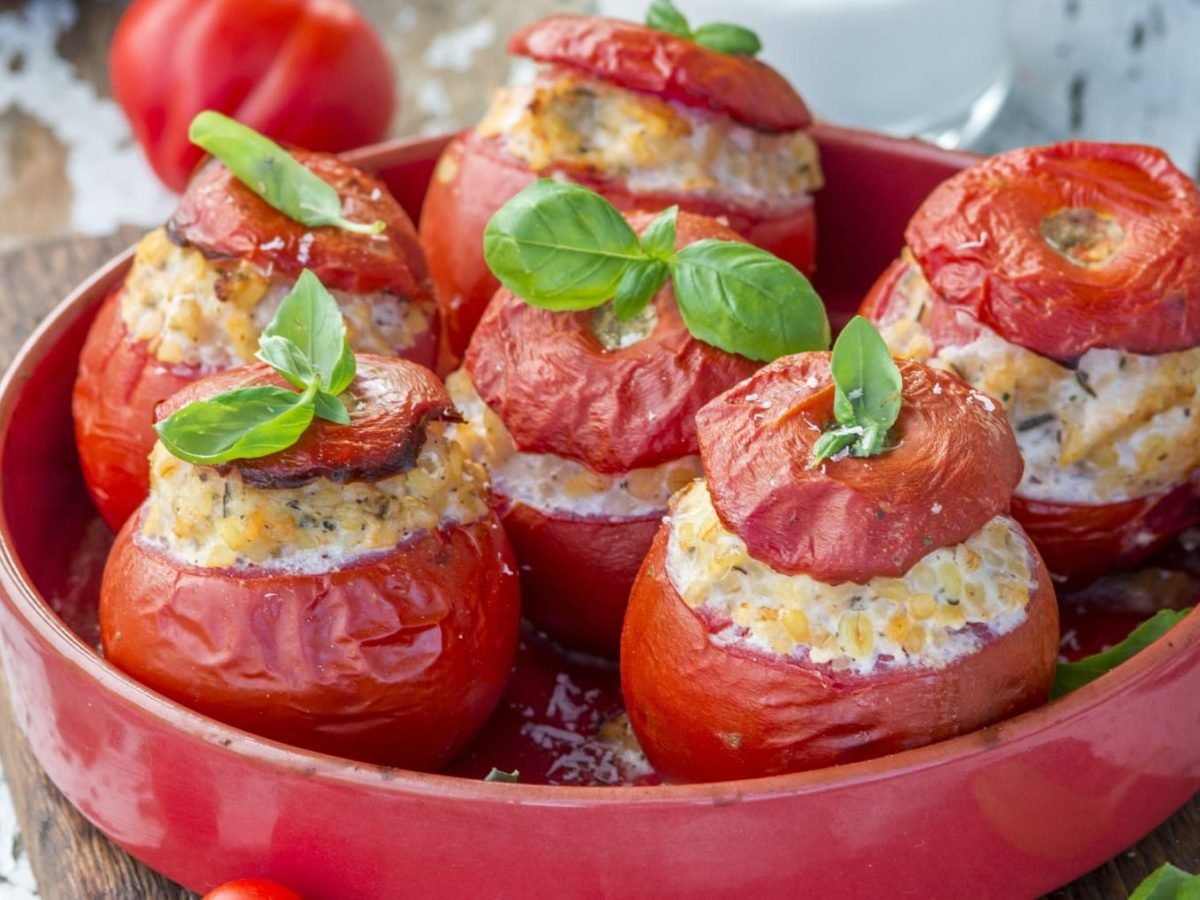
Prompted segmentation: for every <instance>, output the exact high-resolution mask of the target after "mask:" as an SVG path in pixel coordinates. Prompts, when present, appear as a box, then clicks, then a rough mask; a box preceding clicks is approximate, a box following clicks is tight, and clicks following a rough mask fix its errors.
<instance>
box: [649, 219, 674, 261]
mask: <svg viewBox="0 0 1200 900" xmlns="http://www.w3.org/2000/svg"><path fill="white" fill-rule="evenodd" d="M678 218H679V207H678V206H669V207H667V208H666V209H664V210H663V211H662V212H660V213H659V214H658V215H657V216H655V217H654V221H652V222H651V223H650V224H649V225H647V226H646V230H645V231H643V232H642V250H643V251H645V253H646V255H647V256H652V257H654V258H655V259H661V260H663V261H664V262H669V261H670V260H671V258H672V257H673V256H674V255H675V220H676V219H678Z"/></svg>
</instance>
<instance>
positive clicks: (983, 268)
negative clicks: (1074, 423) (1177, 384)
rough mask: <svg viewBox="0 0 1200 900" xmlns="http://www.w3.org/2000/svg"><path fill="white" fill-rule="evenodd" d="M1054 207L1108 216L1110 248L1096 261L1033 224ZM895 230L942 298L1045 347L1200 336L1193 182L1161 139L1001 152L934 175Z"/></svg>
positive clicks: (1070, 356) (1119, 345) (1148, 349)
mask: <svg viewBox="0 0 1200 900" xmlns="http://www.w3.org/2000/svg"><path fill="white" fill-rule="evenodd" d="M1064 209H1083V210H1089V211H1093V212H1096V213H1100V214H1102V215H1104V216H1108V217H1111V219H1112V221H1114V222H1115V223H1116V224H1117V225H1119V226H1120V228H1121V229H1122V230H1123V236H1122V237H1121V240H1120V242H1119V243H1118V244H1117V245H1116V246H1117V251H1116V252H1114V253H1113V254H1112V255H1111V256H1110V257H1108V258H1107V259H1106V260H1105V261H1103V262H1100V263H1097V264H1094V265H1080V264H1076V263H1075V262H1072V261H1071V260H1069V259H1068V258H1067V257H1066V256H1064V255H1062V254H1060V253H1059V252H1058V251H1056V250H1055V249H1054V248H1053V247H1052V246H1051V244H1050V242H1049V241H1048V240H1047V239H1046V238H1045V236H1044V233H1043V228H1044V227H1045V225H1046V222H1047V217H1048V216H1051V215H1053V214H1055V213H1058V212H1061V211H1062V210H1064ZM905 240H906V241H907V243H908V246H909V247H910V248H912V251H913V254H914V256H915V257H916V259H917V262H918V264H919V265H920V267H921V270H922V271H923V272H924V274H925V276H926V278H927V279H928V280H929V283H930V284H931V285H932V286H933V289H934V290H935V291H936V292H937V293H938V294H939V295H940V296H941V297H942V298H943V299H944V300H945V301H946V302H947V303H950V304H952V305H954V306H957V307H961V308H962V309H963V310H965V311H967V312H969V313H970V314H971V315H972V316H973V317H974V318H975V319H977V320H978V321H980V322H982V323H983V324H984V325H987V326H988V327H989V328H991V329H992V330H994V331H995V332H997V333H998V334H999V335H1000V336H1001V337H1003V338H1004V339H1005V340H1007V341H1010V342H1011V343H1014V344H1018V345H1019V346H1022V347H1025V348H1027V349H1029V350H1032V351H1034V352H1035V353H1040V354H1041V355H1043V356H1047V357H1050V358H1051V359H1057V360H1063V361H1070V360H1074V359H1077V358H1079V357H1080V356H1082V355H1083V354H1084V353H1086V352H1087V351H1088V350H1090V349H1092V348H1096V347H1107V348H1112V349H1118V350H1127V351H1129V352H1131V353H1165V352H1168V351H1173V350H1185V349H1188V348H1190V347H1194V346H1196V345H1197V344H1198V343H1200V259H1198V258H1197V255H1196V253H1195V252H1194V251H1195V247H1196V246H1198V245H1200V190H1198V189H1197V187H1196V185H1195V184H1194V183H1193V182H1192V180H1191V179H1190V178H1188V176H1186V175H1185V174H1184V173H1183V172H1181V171H1179V170H1178V169H1177V168H1175V166H1174V165H1172V164H1171V161H1170V160H1169V159H1168V158H1167V156H1166V154H1165V153H1163V152H1162V151H1161V150H1158V149H1157V148H1154V147H1144V146H1139V145H1135V144H1100V143H1088V142H1082V141H1076V142H1069V143H1063V144H1054V145H1051V146H1049V147H1032V148H1024V149H1019V150H1012V151H1009V152H1007V153H1002V154H1000V155H998V156H995V157H992V158H990V159H987V160H984V161H983V162H981V163H979V164H977V165H975V166H972V167H971V168H969V169H964V170H963V171H962V172H960V173H958V174H957V175H955V176H953V177H952V178H950V179H948V180H947V181H945V182H943V183H942V184H941V185H939V186H938V187H937V188H935V189H934V191H933V192H932V193H931V194H930V195H929V197H928V198H927V199H926V200H925V202H924V203H923V204H922V205H921V207H920V208H919V209H918V210H917V212H916V214H915V215H914V216H913V218H912V220H911V221H910V222H909V225H908V228H907V230H906V231H905Z"/></svg>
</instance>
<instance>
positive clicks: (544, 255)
mask: <svg viewBox="0 0 1200 900" xmlns="http://www.w3.org/2000/svg"><path fill="white" fill-rule="evenodd" d="M678 212H679V211H678V209H677V208H676V207H671V208H669V209H667V210H664V211H663V212H662V213H660V214H659V215H658V216H657V217H656V218H655V219H654V220H653V221H652V222H651V223H650V225H649V226H647V228H646V230H645V232H644V233H643V235H642V237H641V239H640V240H639V239H638V236H637V235H636V234H635V233H634V231H633V229H632V228H630V227H629V224H628V223H627V222H626V221H625V219H624V217H622V216H621V214H620V213H619V212H617V210H616V208H615V207H613V205H612V204H611V203H609V202H608V201H607V200H605V199H604V198H603V197H601V196H599V195H598V194H596V193H594V192H593V191H590V190H588V189H587V188H584V187H580V186H579V185H576V184H570V183H567V182H561V181H554V180H551V179H543V180H541V181H536V182H534V183H533V184H531V185H530V186H529V187H527V188H525V190H523V191H521V192H520V193H519V194H517V195H516V196H515V197H513V199H512V200H510V201H509V202H508V203H506V204H505V205H504V206H502V207H501V208H500V209H499V211H497V213H496V214H495V215H494V216H493V217H492V220H491V221H490V222H489V223H488V226H487V229H486V230H485V232H484V238H483V248H484V258H485V259H486V260H487V263H488V266H489V267H490V268H491V270H492V272H493V273H494V274H495V275H496V277H497V278H499V279H500V281H501V283H502V284H504V286H505V287H507V288H508V289H509V290H511V291H512V292H513V293H514V294H516V295H517V296H519V297H521V298H523V299H524V300H525V301H526V302H527V303H530V304H532V305H533V306H539V307H542V308H544V309H550V310H557V311H577V310H583V309H591V308H593V307H596V306H600V305H601V304H603V303H605V302H607V301H608V300H609V299H612V300H613V306H614V313H615V314H616V316H617V318H618V319H621V320H622V321H628V320H630V319H632V318H633V317H635V316H636V315H637V314H638V313H639V312H641V310H642V309H643V308H644V307H645V306H646V304H647V303H649V302H650V300H651V298H652V297H653V296H654V295H655V294H656V293H657V292H658V291H659V289H661V288H662V286H663V285H664V284H665V283H666V280H667V278H668V277H670V278H671V279H672V280H673V282H674V287H675V297H676V299H677V301H678V303H679V309H680V313H681V314H682V316H683V320H684V324H685V325H687V328H688V330H689V331H690V332H691V333H692V335H693V336H694V337H696V338H698V339H699V340H702V341H704V342H705V343H708V344H712V345H713V346H714V347H718V348H720V349H722V350H725V351H727V352H729V353H738V354H741V355H742V356H746V357H748V358H750V359H759V360H771V359H775V358H776V357H778V356H782V355H784V354H786V353H797V352H800V351H802V350H821V349H824V348H826V347H828V346H829V320H828V319H827V318H826V316H825V308H824V306H822V304H821V300H820V298H819V297H818V296H817V294H816V292H815V291H814V290H813V288H812V285H810V284H809V283H808V279H806V278H805V277H804V276H803V275H802V274H800V272H799V271H798V270H797V269H796V268H795V267H794V266H792V265H791V264H789V263H786V262H784V261H783V260H781V259H778V258H776V257H774V256H772V255H771V254H770V253H767V252H766V251H765V250H762V249H759V248H758V247H755V246H753V245H751V244H744V243H742V242H740V241H719V240H705V241H697V242H696V243H694V244H691V245H689V246H687V247H684V248H683V249H682V250H679V251H676V250H675V241H676V217H677V215H678Z"/></svg>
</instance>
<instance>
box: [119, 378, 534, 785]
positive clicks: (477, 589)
mask: <svg viewBox="0 0 1200 900" xmlns="http://www.w3.org/2000/svg"><path fill="white" fill-rule="evenodd" d="M357 368H358V371H357V375H356V377H355V379H354V381H353V382H352V383H351V384H350V386H349V387H348V389H347V390H346V392H345V394H344V398H345V399H344V400H342V401H339V402H344V405H345V408H346V409H347V410H348V411H349V420H350V422H349V424H348V425H344V426H343V425H336V424H333V423H331V422H328V421H325V420H323V419H317V420H314V424H312V425H311V426H309V427H308V430H307V431H305V432H304V433H303V435H302V436H301V437H300V439H299V441H298V442H297V443H296V444H294V445H293V446H291V447H290V448H288V449H284V450H281V451H278V452H275V453H272V454H269V455H266V456H262V457H260V458H255V459H237V460H233V461H231V462H225V463H220V464H215V465H200V464H195V463H190V462H186V461H184V460H182V459H179V458H177V457H176V456H174V455H172V453H171V452H168V450H167V449H166V447H165V446H164V444H163V443H162V442H159V443H158V444H156V446H155V448H154V452H153V454H152V456H151V490H150V495H149V498H148V499H147V501H146V502H145V504H144V505H143V506H142V507H141V508H140V510H139V511H138V512H137V513H136V514H135V515H134V516H133V517H131V518H130V519H129V520H128V521H127V522H126V524H125V526H124V528H122V530H121V531H120V533H119V534H118V536H117V541H116V544H115V546H114V547H113V551H112V554H111V556H110V558H109V561H108V564H107V566H106V568H105V571H104V578H103V584H102V588H101V598H100V629H101V640H102V643H103V647H104V653H105V657H106V658H107V659H108V660H109V661H110V662H111V663H112V664H113V665H115V666H117V667H118V668H120V669H122V670H124V671H125V672H127V673H128V674H130V675H132V676H133V677H135V678H137V679H138V680H139V681H141V682H142V683H143V684H145V685H147V686H148V687H151V688H153V689H154V690H156V691H159V692H160V693H162V694H165V695H166V696H168V697H171V698H172V699H174V700H176V701H178V702H179V703H182V704H184V705H186V706H189V707H191V708H193V709H195V710H198V711H200V712H202V713H205V714H206V715H209V716H212V717H213V718H216V719H220V720H221V721H224V722H227V723H229V724H232V725H235V726H238V727H240V728H244V729H245V730H247V731H251V732H254V733H256V734H260V735H264V736H266V737H270V738H274V739H276V740H280V741H285V742H287V743H290V744H294V745H297V746H301V747H307V748H310V749H314V750H320V751H322V752H326V753H331V754H336V755H340V756H345V757H349V758H352V759H358V760H364V761H368V762H374V763H380V764H386V765H396V766H404V767H408V768H416V769H434V768H437V767H438V766H440V765H441V764H443V763H444V762H446V761H447V760H448V759H449V758H450V757H452V756H453V755H454V754H455V753H457V752H458V751H459V750H460V749H461V748H462V747H463V746H464V745H465V744H466V743H467V741H468V740H470V738H471V737H472V736H473V735H474V734H475V732H476V731H477V730H478V729H479V727H480V726H482V724H483V722H484V721H485V719H486V718H487V717H488V715H489V714H490V713H491V711H492V709H493V708H494V706H495V705H496V703H497V701H498V700H499V698H500V695H501V692H502V690H503V688H504V685H505V683H506V680H507V678H508V674H509V671H510V669H511V666H512V662H513V658H514V654H515V651H516V642H517V631H518V625H519V621H520V611H519V605H520V603H519V590H518V585H517V579H516V576H515V574H514V573H515V562H514V560H513V557H512V552H511V549H510V547H509V545H508V542H507V540H506V539H505V536H504V532H503V530H502V529H501V527H500V525H499V522H498V521H497V519H496V517H495V515H494V514H493V513H492V512H491V511H490V508H489V505H488V496H487V490H486V475H485V474H484V473H483V471H482V470H481V469H479V467H478V466H477V465H476V464H475V463H473V462H471V461H470V460H467V459H465V457H464V455H463V453H462V451H461V449H460V448H459V447H458V446H457V445H456V444H454V443H453V442H452V441H449V440H448V439H447V438H446V436H445V429H446V427H447V424H448V423H449V422H452V421H454V420H456V419H457V418H458V415H457V413H456V412H455V411H454V408H453V406H452V405H451V402H450V399H449V397H448V396H447V395H446V393H445V390H444V388H443V387H442V385H441V384H440V382H438V380H437V379H436V377H435V376H434V375H433V374H432V373H431V372H429V371H428V370H426V369H423V368H421V367H419V366H416V365H414V364H412V363H409V362H406V361H404V360H400V359H395V358H385V357H377V356H367V355H363V356H359V357H358V358H357ZM285 385H286V382H285V381H284V380H283V379H282V378H281V377H279V375H277V374H275V373H273V372H271V370H270V369H269V368H268V367H266V366H264V365H262V364H256V365H253V366H249V367H242V368H237V369H232V370H229V371H226V372H223V373H220V374H217V375H213V376H209V377H207V378H205V379H203V380H201V381H198V382H195V383H193V384H192V385H190V386H189V387H188V388H186V389H185V390H184V391H183V392H181V393H180V394H177V395H175V397H173V398H171V400H170V401H168V403H167V404H166V405H164V407H163V409H162V410H161V411H160V412H161V413H162V417H163V418H166V417H167V416H168V415H169V414H170V413H172V412H175V411H177V410H179V409H181V408H183V407H185V406H187V404H189V403H190V402H192V401H195V400H202V399H205V398H212V397H214V396H215V395H217V394H220V393H221V392H223V391H227V390H229V389H239V390H240V389H246V388H251V387H262V386H275V387H283V386H285Z"/></svg>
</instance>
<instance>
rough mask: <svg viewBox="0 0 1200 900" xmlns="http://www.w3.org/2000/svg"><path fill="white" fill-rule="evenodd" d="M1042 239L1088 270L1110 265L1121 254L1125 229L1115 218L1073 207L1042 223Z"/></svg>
mask: <svg viewBox="0 0 1200 900" xmlns="http://www.w3.org/2000/svg"><path fill="white" fill-rule="evenodd" d="M1041 232H1042V238H1043V239H1044V240H1045V241H1046V243H1047V244H1049V245H1050V247H1051V248H1052V249H1053V250H1054V251H1055V252H1056V253H1057V254H1058V255H1059V256H1061V257H1063V258H1064V259H1066V260H1067V261H1068V262H1070V263H1073V264H1075V265H1077V266H1080V267H1081V268H1085V269H1098V268H1100V267H1101V266H1105V265H1108V263H1110V262H1112V261H1113V259H1114V258H1116V256H1117V255H1118V254H1120V252H1121V248H1122V246H1123V245H1124V243H1125V229H1124V228H1122V227H1121V223H1120V222H1118V221H1117V220H1116V219H1115V218H1113V217H1112V216H1108V215H1105V214H1103V213H1099V212H1096V211H1095V210H1094V209H1088V208H1087V207H1082V206H1071V207H1067V208H1066V209H1060V210H1058V211H1057V212H1054V213H1051V214H1050V215H1048V216H1046V217H1045V218H1044V219H1042V226H1041Z"/></svg>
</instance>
